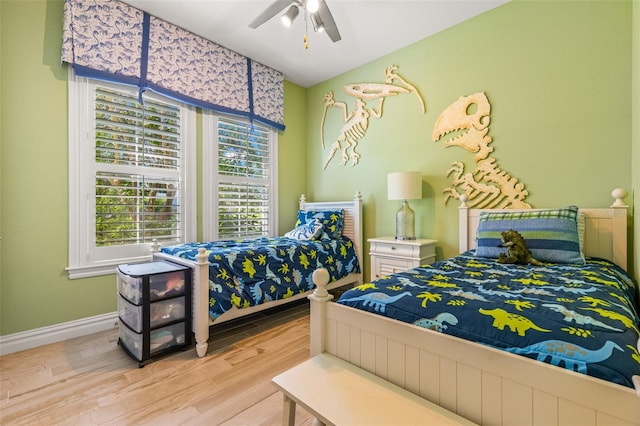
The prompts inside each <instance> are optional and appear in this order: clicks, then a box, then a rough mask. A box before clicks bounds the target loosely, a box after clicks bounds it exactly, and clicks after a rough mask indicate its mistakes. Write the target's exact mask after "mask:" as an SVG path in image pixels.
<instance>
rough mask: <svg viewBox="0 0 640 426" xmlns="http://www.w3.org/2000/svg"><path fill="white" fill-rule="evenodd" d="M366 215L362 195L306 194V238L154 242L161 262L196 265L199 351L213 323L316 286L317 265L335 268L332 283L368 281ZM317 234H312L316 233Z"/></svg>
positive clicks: (302, 217)
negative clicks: (321, 197) (324, 197)
mask: <svg viewBox="0 0 640 426" xmlns="http://www.w3.org/2000/svg"><path fill="white" fill-rule="evenodd" d="M336 211H342V212H343V217H342V221H341V222H342V223H341V224H340V225H341V226H340V227H341V228H342V229H341V230H340V227H338V228H337V230H336V228H335V227H334V225H333V219H334V217H331V215H330V213H331V212H336ZM314 216H317V217H318V219H319V220H320V221H322V219H323V218H326V221H325V223H324V224H323V225H324V226H316V225H317V224H318V223H317V222H318V220H317V219H316V218H315V217H314ZM320 216H322V217H320ZM361 217H362V196H361V194H360V193H359V192H356V194H355V196H354V198H353V200H351V201H323V202H309V201H307V200H306V197H305V196H304V195H302V196H301V197H300V200H299V212H298V222H300V221H302V222H303V223H300V224H299V225H300V226H296V229H295V230H292V231H298V232H303V233H305V232H306V233H307V235H306V237H304V238H303V239H300V240H298V239H294V238H282V237H276V238H257V239H251V240H243V241H217V242H205V243H187V244H180V245H176V246H169V247H161V246H160V245H158V244H154V245H153V247H152V250H153V252H154V253H153V257H154V260H167V261H171V262H174V263H178V264H181V265H186V266H189V267H191V268H192V269H193V274H192V276H193V291H192V295H193V300H192V302H193V309H192V312H193V322H192V330H193V333H194V337H195V341H196V345H195V346H196V353H197V354H198V356H200V357H203V356H205V355H206V353H207V349H208V340H209V327H210V326H212V325H215V324H220V323H223V322H226V321H229V320H231V319H235V318H239V317H242V316H246V315H249V314H252V313H256V312H259V311H262V310H264V309H268V308H272V307H275V306H278V305H281V304H285V303H289V302H292V301H295V300H298V299H301V298H304V297H305V296H307V295H308V293H310V292H311V291H312V290H313V283H312V280H311V277H312V274H313V271H314V270H315V269H316V268H318V267H321V266H322V267H326V268H329V270H330V271H331V282H330V283H329V288H337V287H341V286H346V285H357V284H360V283H362V273H361V272H360V268H361V266H360V265H362V261H361V259H362V256H361V254H362V220H361ZM305 221H307V222H306V223H305ZM296 225H298V223H297V224H296ZM307 225H308V226H307ZM312 225H313V226H312ZM307 231H308V232H307ZM316 231H317V232H316ZM313 232H316V235H315V236H314V237H313V238H312V237H311V236H310V235H309V233H313ZM287 234H289V236H291V237H294V236H295V235H293V234H296V235H297V233H296V232H292V233H291V234H290V233H287ZM326 234H329V235H326ZM285 235H286V234H285ZM316 237H317V238H316ZM321 237H322V238H321ZM307 238H311V239H307Z"/></svg>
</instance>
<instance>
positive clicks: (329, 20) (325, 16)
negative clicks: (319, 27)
mask: <svg viewBox="0 0 640 426" xmlns="http://www.w3.org/2000/svg"><path fill="white" fill-rule="evenodd" d="M318 14H319V15H320V20H321V21H322V23H323V24H324V31H325V32H326V33H327V35H328V36H329V38H330V39H331V41H333V42H334V43H335V42H336V41H340V40H342V37H341V36H340V31H338V26H337V25H336V21H334V20H333V15H331V11H330V10H329V6H327V2H325V1H324V0H320V8H319V9H318Z"/></svg>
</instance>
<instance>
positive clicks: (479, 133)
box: [433, 92, 531, 208]
mask: <svg viewBox="0 0 640 426" xmlns="http://www.w3.org/2000/svg"><path fill="white" fill-rule="evenodd" d="M490 113H491V105H489V101H488V100H487V96H486V95H485V94H484V93H483V92H480V93H475V94H473V95H470V96H462V97H461V98H460V99H458V100H457V101H456V102H454V103H453V104H451V105H450V106H449V107H448V108H447V109H445V110H444V111H443V112H442V113H441V114H440V116H439V117H438V120H436V124H435V125H434V127H433V141H434V142H438V141H439V140H440V139H441V138H442V137H443V136H445V135H447V134H450V133H452V132H454V133H453V134H452V135H451V136H452V137H451V138H450V139H448V140H446V141H445V142H444V146H445V147H450V146H459V147H462V148H464V149H465V150H467V151H469V152H473V153H475V154H476V155H475V161H476V168H475V169H474V170H473V172H471V173H464V164H463V163H462V162H459V161H455V162H453V163H452V165H451V168H450V169H449V170H448V171H447V176H448V177H449V176H451V183H452V184H453V187H451V188H445V189H444V190H443V191H442V193H443V194H444V195H445V199H444V202H445V204H446V203H447V202H448V201H449V199H451V198H452V197H453V198H457V199H459V198H460V195H462V194H464V195H465V196H466V197H467V200H468V201H467V204H468V205H469V206H470V207H479V208H485V207H488V208H531V206H530V205H529V204H528V203H526V202H525V201H524V200H525V198H526V197H527V195H529V192H528V191H527V190H525V189H524V184H522V183H520V182H519V181H518V179H517V178H514V177H512V176H510V175H509V174H508V173H507V172H505V171H503V170H500V168H498V165H497V164H496V160H495V158H492V157H490V156H489V154H491V152H493V147H490V146H489V144H490V143H491V141H492V139H491V136H488V135H487V133H489V122H490V121H491V117H490Z"/></svg>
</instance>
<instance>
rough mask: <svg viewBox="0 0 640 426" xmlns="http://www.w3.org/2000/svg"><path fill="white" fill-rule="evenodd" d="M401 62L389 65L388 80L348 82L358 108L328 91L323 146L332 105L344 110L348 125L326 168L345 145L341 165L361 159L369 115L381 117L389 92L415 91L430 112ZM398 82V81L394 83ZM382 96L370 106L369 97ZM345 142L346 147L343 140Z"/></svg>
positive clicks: (342, 131) (335, 145) (345, 122)
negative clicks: (360, 147) (400, 69)
mask: <svg viewBox="0 0 640 426" xmlns="http://www.w3.org/2000/svg"><path fill="white" fill-rule="evenodd" d="M397 69H398V67H397V66H395V65H392V66H390V67H388V68H387V69H386V70H385V72H384V75H385V82H384V83H358V84H349V85H346V86H344V91H345V92H346V93H347V94H348V95H350V96H353V97H354V98H356V103H355V108H354V109H353V111H351V113H350V114H349V113H348V112H347V110H348V109H347V104H346V103H344V102H336V101H335V99H334V96H333V92H328V93H327V94H326V95H324V99H323V102H324V111H323V113H322V120H321V124H320V140H321V142H322V148H323V149H324V147H325V144H324V123H325V119H326V116H327V110H328V109H329V108H330V107H339V108H342V111H343V120H344V126H342V129H341V130H340V134H339V135H338V137H337V138H336V140H335V142H334V143H333V145H332V146H331V151H330V152H329V155H328V156H327V159H326V160H325V162H324V166H323V169H326V168H327V166H328V165H329V163H330V162H331V160H332V159H333V157H334V156H335V155H336V152H338V150H340V149H342V161H341V162H340V165H341V166H344V165H345V164H347V162H348V161H349V160H351V165H352V166H355V165H357V164H358V162H359V161H360V154H358V153H357V152H356V147H357V146H358V142H359V141H360V139H362V138H364V136H365V134H366V133H367V129H368V128H369V118H370V117H374V118H381V117H382V107H383V104H384V100H385V98H386V97H387V96H397V95H399V94H402V93H413V94H415V95H416V96H417V97H418V100H419V101H420V105H421V107H422V112H423V113H425V112H426V107H425V104H424V100H423V99H422V96H420V93H418V89H416V88H415V86H413V84H411V83H409V82H407V81H406V80H405V79H404V78H402V76H400V75H399V74H398V73H397V72H396V70H397ZM394 82H397V84H394ZM371 100H378V104H377V109H376V107H368V106H367V101H371ZM343 143H344V147H342V144H343Z"/></svg>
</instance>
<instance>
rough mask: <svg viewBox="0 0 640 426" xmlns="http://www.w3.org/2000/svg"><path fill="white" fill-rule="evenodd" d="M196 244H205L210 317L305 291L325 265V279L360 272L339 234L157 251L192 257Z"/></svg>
mask: <svg viewBox="0 0 640 426" xmlns="http://www.w3.org/2000/svg"><path fill="white" fill-rule="evenodd" d="M200 247H204V248H205V250H206V254H207V256H208V261H209V263H210V266H209V294H210V301H209V315H210V316H211V318H212V319H215V318H217V317H219V316H220V315H222V314H223V313H225V312H226V311H228V310H229V309H231V307H232V306H234V305H235V306H236V307H238V308H246V307H249V306H254V305H259V304H261V303H265V302H268V301H270V300H277V299H286V298H288V297H291V296H293V295H295V294H298V293H303V292H305V291H307V290H310V289H312V288H313V282H312V281H311V276H312V274H313V272H314V271H315V270H316V268H321V267H324V268H326V269H327V270H328V271H329V275H330V282H333V281H335V280H338V279H340V278H343V277H345V276H347V275H348V274H350V273H352V272H355V273H358V272H360V265H359V263H358V257H357V256H356V251H355V247H354V245H353V242H352V241H351V240H350V239H349V238H347V237H344V236H343V237H341V238H339V239H324V240H312V241H301V240H294V239H291V238H286V237H261V238H254V239H247V240H227V241H215V242H209V243H188V244H180V245H176V246H169V247H164V248H162V252H163V253H167V254H170V255H173V256H177V257H181V258H184V259H189V260H193V261H195V260H196V255H197V254H198V249H199V248H200Z"/></svg>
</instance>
